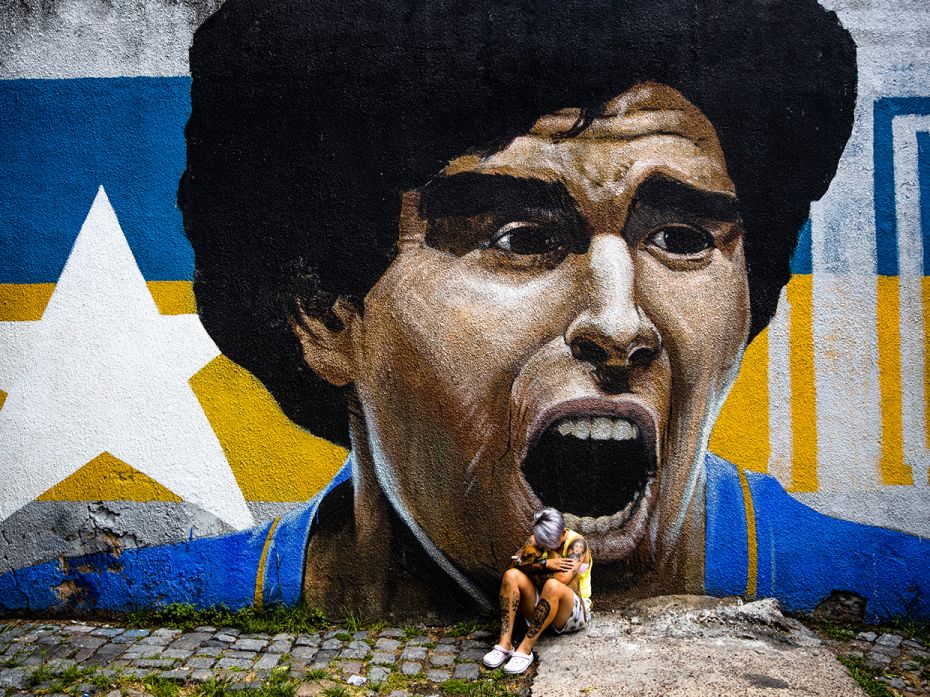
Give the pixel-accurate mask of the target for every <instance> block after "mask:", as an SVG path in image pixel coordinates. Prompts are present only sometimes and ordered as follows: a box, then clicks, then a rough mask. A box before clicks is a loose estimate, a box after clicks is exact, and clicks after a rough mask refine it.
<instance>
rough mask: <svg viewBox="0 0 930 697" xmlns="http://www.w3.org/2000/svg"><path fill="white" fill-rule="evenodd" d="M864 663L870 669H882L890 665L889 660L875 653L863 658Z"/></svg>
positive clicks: (881, 654) (887, 657)
mask: <svg viewBox="0 0 930 697" xmlns="http://www.w3.org/2000/svg"><path fill="white" fill-rule="evenodd" d="M864 663H865V665H867V666H869V667H870V668H884V667H885V666H887V665H888V664H889V663H891V658H890V657H889V656H886V655H885V654H883V653H875V652H874V651H873V652H871V653H869V654H868V655H867V656H866V657H865V661H864Z"/></svg>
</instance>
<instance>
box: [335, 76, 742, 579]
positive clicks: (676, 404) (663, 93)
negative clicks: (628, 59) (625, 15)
mask: <svg viewBox="0 0 930 697" xmlns="http://www.w3.org/2000/svg"><path fill="white" fill-rule="evenodd" d="M579 116H580V112H579V110H577V109H566V110H563V111H560V112H558V113H554V114H549V115H546V116H543V117H542V118H540V119H539V120H538V121H537V122H536V124H535V125H534V126H533V128H532V129H531V130H530V131H529V132H528V133H526V134H525V135H522V136H520V137H518V138H516V139H515V140H513V141H512V142H511V143H510V144H509V145H507V146H506V147H505V148H503V149H502V150H500V151H498V152H495V153H493V154H491V155H487V156H479V155H464V156H462V157H459V158H457V159H455V160H453V161H451V162H450V163H449V164H448V166H447V167H446V168H445V169H444V171H443V172H442V173H441V175H440V176H438V177H436V178H435V179H434V180H433V181H432V182H430V183H429V184H427V185H426V186H424V187H423V188H422V189H420V190H418V191H411V192H408V193H407V194H406V195H405V197H404V202H403V210H402V214H401V223H400V235H399V243H398V253H397V256H396V258H395V260H394V261H393V263H392V264H391V266H390V268H389V269H388V270H387V271H386V272H385V274H384V275H383V277H382V278H381V279H380V281H379V282H378V283H377V284H376V285H375V286H374V288H373V289H372V290H371V291H370V292H369V293H368V295H367V296H366V298H365V302H364V313H363V314H362V315H361V316H360V318H359V320H358V321H357V322H355V324H354V325H353V329H352V331H351V342H352V351H353V352H354V358H353V363H354V365H355V366H357V368H356V375H355V376H354V383H355V387H356V390H357V392H358V395H359V398H360V403H361V406H362V412H363V417H364V423H365V427H366V431H367V440H368V443H369V446H370V449H371V454H372V456H373V459H374V465H375V470H376V473H377V478H378V481H379V483H380V485H381V488H382V489H383V490H384V491H385V492H386V493H387V495H388V497H389V498H390V499H391V502H392V504H393V505H394V507H395V509H396V510H397V511H398V512H399V513H400V514H401V516H402V517H403V518H404V519H405V520H406V521H407V522H408V523H409V524H410V525H411V526H412V527H414V528H415V530H418V531H419V532H420V533H421V535H420V537H421V539H424V538H425V539H427V540H429V541H430V545H435V548H436V549H435V550H434V551H438V552H440V553H442V554H445V555H447V556H448V557H449V558H450V559H451V560H452V561H453V562H454V563H455V564H456V565H457V566H458V567H459V568H461V569H464V570H465V571H466V572H467V573H469V574H470V575H472V576H474V577H476V578H485V579H496V578H497V577H498V575H499V573H500V570H501V569H502V568H504V567H505V566H506V565H507V562H508V561H509V559H510V555H511V554H513V550H514V549H516V548H518V547H519V546H520V544H522V542H523V540H524V539H525V537H526V534H527V530H528V528H529V521H530V520H531V518H532V513H533V511H535V510H537V509H539V508H541V507H543V506H554V507H556V508H558V509H560V510H562V511H563V512H564V513H565V514H566V524H567V526H568V527H571V528H574V529H575V530H577V531H579V532H581V533H582V534H584V535H585V536H586V538H587V539H588V541H589V544H590V546H591V548H592V552H593V554H594V557H595V559H597V560H598V562H610V561H619V560H622V559H624V558H626V557H628V556H629V555H631V553H633V552H634V551H637V556H638V557H641V558H646V559H651V560H652V561H653V562H654V563H656V564H659V565H661V561H662V560H663V559H665V558H670V557H672V556H674V555H675V549H676V548H677V547H679V546H680V545H682V544H688V545H692V546H694V542H695V538H694V536H693V533H694V530H695V529H697V528H700V531H699V537H700V540H699V541H700V542H702V541H703V513H704V512H703V506H704V499H703V483H704V476H703V475H704V473H703V453H704V448H705V447H706V442H707V438H708V434H709V431H710V427H711V425H712V422H713V419H714V418H715V417H716V414H717V411H718V409H719V406H720V404H721V403H722V401H723V399H724V397H725V394H726V391H727V389H728V387H729V385H730V384H731V382H732V379H733V377H734V376H735V373H736V371H737V369H738V364H739V360H740V357H741V355H742V350H743V348H744V347H745V342H746V337H747V333H748V326H749V300H748V289H747V278H746V267H745V261H744V257H743V230H742V227H741V224H740V221H739V216H738V212H737V201H736V197H735V189H734V185H733V182H732V181H731V179H730V177H729V175H728V173H727V166H726V162H725V160H724V156H723V152H722V150H721V148H720V144H719V142H718V139H717V136H716V133H715V131H714V129H713V127H712V125H711V124H710V122H709V121H708V120H707V118H706V117H705V116H704V115H703V114H702V113H701V112H700V110H699V109H697V108H696V107H695V106H694V105H692V104H691V103H690V102H688V101H687V100H686V99H685V98H684V97H683V96H682V95H681V94H680V93H678V92H677V91H675V90H673V89H671V88H669V87H666V86H663V85H656V84H643V85H639V86H637V87H635V88H633V89H631V90H628V91H627V92H625V93H623V94H621V95H619V96H618V97H616V98H615V99H613V100H612V101H611V102H609V103H608V104H607V105H606V106H605V108H604V109H603V111H602V113H601V114H600V116H598V117H597V118H595V119H594V120H593V122H591V124H590V125H589V126H588V127H587V128H585V129H584V130H581V132H579V133H577V134H569V135H568V136H566V133H567V132H569V131H570V130H571V129H572V127H573V125H575V124H576V122H577V121H578V119H579ZM689 530H691V532H690V533H689V532H688V531H689ZM685 538H687V540H686V539H685Z"/></svg>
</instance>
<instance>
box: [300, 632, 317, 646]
mask: <svg viewBox="0 0 930 697" xmlns="http://www.w3.org/2000/svg"><path fill="white" fill-rule="evenodd" d="M294 643H295V644H297V645H298V646H319V644H320V635H319V634H300V635H298V636H297V638H296V639H295V640H294Z"/></svg>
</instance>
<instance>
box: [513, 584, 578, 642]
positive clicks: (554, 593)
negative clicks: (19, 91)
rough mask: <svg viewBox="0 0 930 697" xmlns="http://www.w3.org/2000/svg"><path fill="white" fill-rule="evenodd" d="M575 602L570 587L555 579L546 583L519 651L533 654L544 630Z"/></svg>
mask: <svg viewBox="0 0 930 697" xmlns="http://www.w3.org/2000/svg"><path fill="white" fill-rule="evenodd" d="M574 602H575V594H574V593H573V592H572V590H571V589H570V588H569V587H568V586H566V585H565V584H564V583H562V582H561V581H556V580H555V579H552V580H549V581H546V584H545V585H544V586H543V591H542V594H541V596H540V598H539V602H538V603H536V609H535V610H534V611H533V619H532V621H531V622H530V628H529V629H528V630H527V632H526V636H525V637H524V638H523V641H521V642H520V646H519V647H518V648H517V651H519V652H520V653H524V654H528V653H531V652H532V650H533V647H534V646H535V645H536V642H537V641H538V640H539V637H540V635H541V634H542V632H543V630H544V629H545V628H546V627H548V626H549V625H550V624H551V623H552V621H553V620H554V619H555V618H556V616H557V615H559V611H560V610H563V611H564V610H565V609H566V608H571V607H572V605H573V604H574ZM566 603H567V605H566ZM563 614H564V612H563Z"/></svg>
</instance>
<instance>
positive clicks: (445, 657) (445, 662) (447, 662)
mask: <svg viewBox="0 0 930 697" xmlns="http://www.w3.org/2000/svg"><path fill="white" fill-rule="evenodd" d="M429 662H430V664H431V665H434V666H451V665H452V664H453V663H455V656H454V655H452V654H442V653H440V654H437V653H434V654H433V655H432V656H430V657H429Z"/></svg>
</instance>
